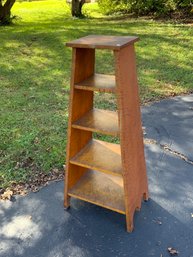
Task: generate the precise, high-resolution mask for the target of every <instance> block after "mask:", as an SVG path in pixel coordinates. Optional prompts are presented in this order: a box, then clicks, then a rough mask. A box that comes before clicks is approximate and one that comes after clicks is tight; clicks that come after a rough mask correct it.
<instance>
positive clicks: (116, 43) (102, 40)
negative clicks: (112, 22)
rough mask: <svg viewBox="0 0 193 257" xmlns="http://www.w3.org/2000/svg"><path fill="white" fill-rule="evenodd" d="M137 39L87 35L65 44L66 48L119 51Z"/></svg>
mask: <svg viewBox="0 0 193 257" xmlns="http://www.w3.org/2000/svg"><path fill="white" fill-rule="evenodd" d="M138 40H139V38H138V37H133V36H103V35H89V36H86V37H82V38H79V39H76V40H73V41H71V42H68V43H66V46H70V47H80V48H92V49H97V48H98V49H111V50H120V49H121V48H123V47H126V46H128V45H130V44H133V43H134V42H136V41H138Z"/></svg>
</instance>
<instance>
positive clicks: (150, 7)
mask: <svg viewBox="0 0 193 257" xmlns="http://www.w3.org/2000/svg"><path fill="white" fill-rule="evenodd" d="M98 3H99V7H100V9H101V11H102V12H103V13H105V14H112V13H116V12H124V13H135V14H137V15H149V14H154V15H168V14H171V13H172V12H174V11H181V12H183V13H191V11H192V8H193V3H192V2H191V0H99V1H98Z"/></svg>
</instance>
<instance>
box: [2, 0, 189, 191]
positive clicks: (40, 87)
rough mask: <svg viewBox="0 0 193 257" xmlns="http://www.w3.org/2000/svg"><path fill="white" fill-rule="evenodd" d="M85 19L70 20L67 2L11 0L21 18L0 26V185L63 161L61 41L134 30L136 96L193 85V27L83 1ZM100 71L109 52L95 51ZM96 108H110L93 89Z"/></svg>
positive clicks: (66, 66)
mask: <svg viewBox="0 0 193 257" xmlns="http://www.w3.org/2000/svg"><path fill="white" fill-rule="evenodd" d="M84 12H85V14H86V15H87V19H72V18H71V16H70V9H69V6H68V5H67V4H65V1H63V0H62V1H58V0H57V1H56V0H55V1H37V2H21V3H16V4H15V6H14V8H13V14H14V15H17V16H18V17H19V18H18V19H17V21H16V22H15V24H14V25H12V26H10V27H0V39H1V41H0V46H1V50H0V87H1V95H0V102H1V119H0V125H1V130H0V142H1V143H0V147H1V150H0V155H1V162H0V163H1V167H0V187H6V186H8V185H9V184H10V183H11V182H12V181H16V182H17V181H25V180H27V179H28V178H29V176H30V175H31V174H32V173H34V172H37V171H43V172H49V171H51V170H52V169H54V168H58V169H62V165H63V163H65V147H66V139H67V135H66V132H67V118H68V99H69V81H70V69H71V49H69V48H66V47H65V42H67V41H70V40H72V39H75V38H79V37H82V36H85V35H88V34H107V35H137V36H139V37H140V39H141V41H140V42H139V43H137V45H136V53H137V66H138V76H139V84H140V97H141V102H142V103H145V102H148V101H154V100H159V99H161V98H165V97H168V96H170V95H177V94H182V93H188V92H191V91H193V85H192V81H191V75H192V74H191V69H192V67H193V63H192V60H193V55H192V52H191V46H192V45H193V42H192V41H193V37H192V27H191V26H188V25H183V24H172V23H164V22H155V21H151V20H142V19H138V20H137V19H126V18H125V19H121V18H118V17H103V16H102V15H101V14H100V13H99V10H98V7H97V5H96V4H86V5H85V7H84ZM96 70H97V72H101V73H109V74H110V73H113V57H112V54H111V53H109V52H107V51H99V52H98V53H97V65H96ZM96 105H97V106H98V107H100V108H108V107H109V108H111V109H114V108H115V100H114V98H113V96H112V95H109V94H104V95H102V94H96Z"/></svg>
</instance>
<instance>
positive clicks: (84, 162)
mask: <svg viewBox="0 0 193 257" xmlns="http://www.w3.org/2000/svg"><path fill="white" fill-rule="evenodd" d="M70 163H72V164H76V165H79V166H82V167H86V168H90V169H95V170H98V171H101V172H105V173H110V174H113V175H117V176H121V177H122V163H121V153H120V145H117V144H112V143H107V142H104V141H100V140H94V139H92V140H91V141H90V142H89V143H88V144H87V145H86V146H85V147H84V148H83V149H82V150H81V151H80V152H79V153H78V154H77V155H75V156H74V157H73V158H71V159H70Z"/></svg>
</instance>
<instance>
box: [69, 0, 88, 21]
mask: <svg viewBox="0 0 193 257" xmlns="http://www.w3.org/2000/svg"><path fill="white" fill-rule="evenodd" d="M84 3H85V0H72V10H71V13H72V16H74V17H82V16H83V15H82V6H83V4H84Z"/></svg>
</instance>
